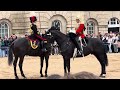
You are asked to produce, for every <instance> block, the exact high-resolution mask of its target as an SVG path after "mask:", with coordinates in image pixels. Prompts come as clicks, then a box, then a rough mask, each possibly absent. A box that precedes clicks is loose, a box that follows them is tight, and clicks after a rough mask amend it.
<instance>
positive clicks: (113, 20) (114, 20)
mask: <svg viewBox="0 0 120 90" xmlns="http://www.w3.org/2000/svg"><path fill="white" fill-rule="evenodd" d="M108 27H109V28H113V27H120V23H119V20H118V19H117V18H111V19H110V20H109V21H108Z"/></svg>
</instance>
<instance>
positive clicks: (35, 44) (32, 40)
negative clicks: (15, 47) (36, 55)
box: [27, 36, 40, 49]
mask: <svg viewBox="0 0 120 90" xmlns="http://www.w3.org/2000/svg"><path fill="white" fill-rule="evenodd" d="M27 39H28V41H29V44H30V46H31V48H32V49H37V48H38V46H39V45H40V42H39V40H37V39H35V38H33V37H31V36H28V37H27Z"/></svg>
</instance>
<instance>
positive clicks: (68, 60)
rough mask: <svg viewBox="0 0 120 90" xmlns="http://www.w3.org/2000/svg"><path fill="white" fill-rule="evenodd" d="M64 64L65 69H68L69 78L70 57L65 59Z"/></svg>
mask: <svg viewBox="0 0 120 90" xmlns="http://www.w3.org/2000/svg"><path fill="white" fill-rule="evenodd" d="M66 66H67V70H68V75H67V77H68V78H69V76H70V58H69V59H67V60H66Z"/></svg>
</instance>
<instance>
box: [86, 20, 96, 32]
mask: <svg viewBox="0 0 120 90" xmlns="http://www.w3.org/2000/svg"><path fill="white" fill-rule="evenodd" d="M94 30H95V24H94V23H93V22H92V21H90V22H88V23H87V34H94V32H95V31H94Z"/></svg>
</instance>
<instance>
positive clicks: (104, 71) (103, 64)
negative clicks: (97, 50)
mask: <svg viewBox="0 0 120 90" xmlns="http://www.w3.org/2000/svg"><path fill="white" fill-rule="evenodd" d="M95 56H96V58H97V59H98V61H99V62H100V64H101V74H100V77H105V75H106V64H105V61H104V60H105V57H104V54H101V55H95Z"/></svg>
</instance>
